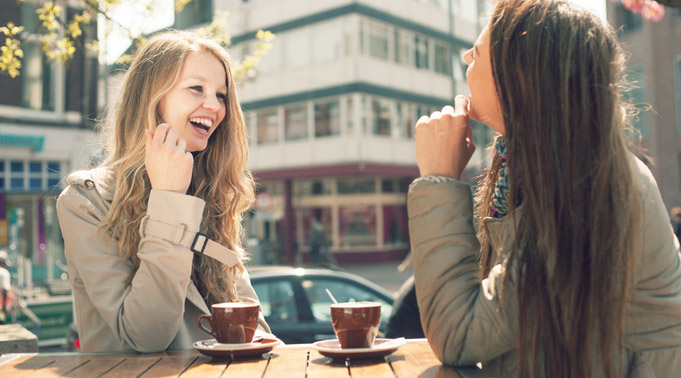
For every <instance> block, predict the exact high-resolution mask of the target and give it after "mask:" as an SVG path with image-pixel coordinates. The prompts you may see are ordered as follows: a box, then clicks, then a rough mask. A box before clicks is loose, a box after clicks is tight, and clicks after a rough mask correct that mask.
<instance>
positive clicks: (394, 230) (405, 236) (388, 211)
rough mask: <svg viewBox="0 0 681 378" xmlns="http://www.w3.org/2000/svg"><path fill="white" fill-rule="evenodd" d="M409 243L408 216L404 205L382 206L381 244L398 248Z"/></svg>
mask: <svg viewBox="0 0 681 378" xmlns="http://www.w3.org/2000/svg"><path fill="white" fill-rule="evenodd" d="M408 242H409V216H408V215H407V207H406V206H405V205H393V206H388V205H385V206H383V243H384V244H385V245H387V246H400V245H405V244H407V243H408Z"/></svg>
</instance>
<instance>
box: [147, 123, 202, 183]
mask: <svg viewBox="0 0 681 378" xmlns="http://www.w3.org/2000/svg"><path fill="white" fill-rule="evenodd" d="M146 137H147V144H146V151H145V152H144V165H145V166H146V168H147V174H148V175H149V181H151V187H152V188H153V189H160V190H168V191H171V192H177V193H182V194H184V193H187V189H189V184H190V183H191V179H192V169H193V167H194V157H193V156H192V154H191V153H189V152H186V148H187V142H186V141H185V140H184V139H182V138H178V133H177V130H175V129H174V128H172V127H170V126H169V125H168V124H167V123H162V124H160V125H158V126H157V127H156V131H155V132H151V131H149V130H147V131H146Z"/></svg>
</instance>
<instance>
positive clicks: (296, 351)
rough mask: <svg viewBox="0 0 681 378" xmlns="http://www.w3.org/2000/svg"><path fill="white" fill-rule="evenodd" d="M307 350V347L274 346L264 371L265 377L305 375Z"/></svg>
mask: <svg viewBox="0 0 681 378" xmlns="http://www.w3.org/2000/svg"><path fill="white" fill-rule="evenodd" d="M308 350H309V349H307V348H275V349H274V350H273V351H272V354H273V356H272V358H271V359H270V363H269V365H268V366H267V370H266V371H265V377H267V378H280V377H283V376H290V377H300V378H303V377H305V370H306V366H307V352H308Z"/></svg>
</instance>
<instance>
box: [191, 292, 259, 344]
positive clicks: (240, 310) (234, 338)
mask: <svg viewBox="0 0 681 378" xmlns="http://www.w3.org/2000/svg"><path fill="white" fill-rule="evenodd" d="M259 312H260V305H259V304H257V303H253V302H225V303H217V304H214V305H212V306H211V314H210V315H205V314H203V315H199V320H198V325H199V328H201V330H202V331H204V332H206V333H208V334H209V335H211V336H213V337H215V339H216V340H217V341H218V342H219V343H221V344H240V343H250V342H251V341H253V335H254V334H255V329H256V328H257V327H258V314H259ZM203 319H208V322H209V323H210V328H211V329H210V330H208V329H206V328H204V327H203V324H202V323H201V321H202V320H203Z"/></svg>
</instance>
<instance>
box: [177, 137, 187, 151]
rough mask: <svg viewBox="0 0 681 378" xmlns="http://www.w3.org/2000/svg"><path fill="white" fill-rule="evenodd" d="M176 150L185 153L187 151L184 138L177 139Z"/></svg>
mask: <svg viewBox="0 0 681 378" xmlns="http://www.w3.org/2000/svg"><path fill="white" fill-rule="evenodd" d="M177 150H178V151H182V152H186V150H187V141H186V140H185V139H184V138H179V139H178V140H177Z"/></svg>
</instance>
